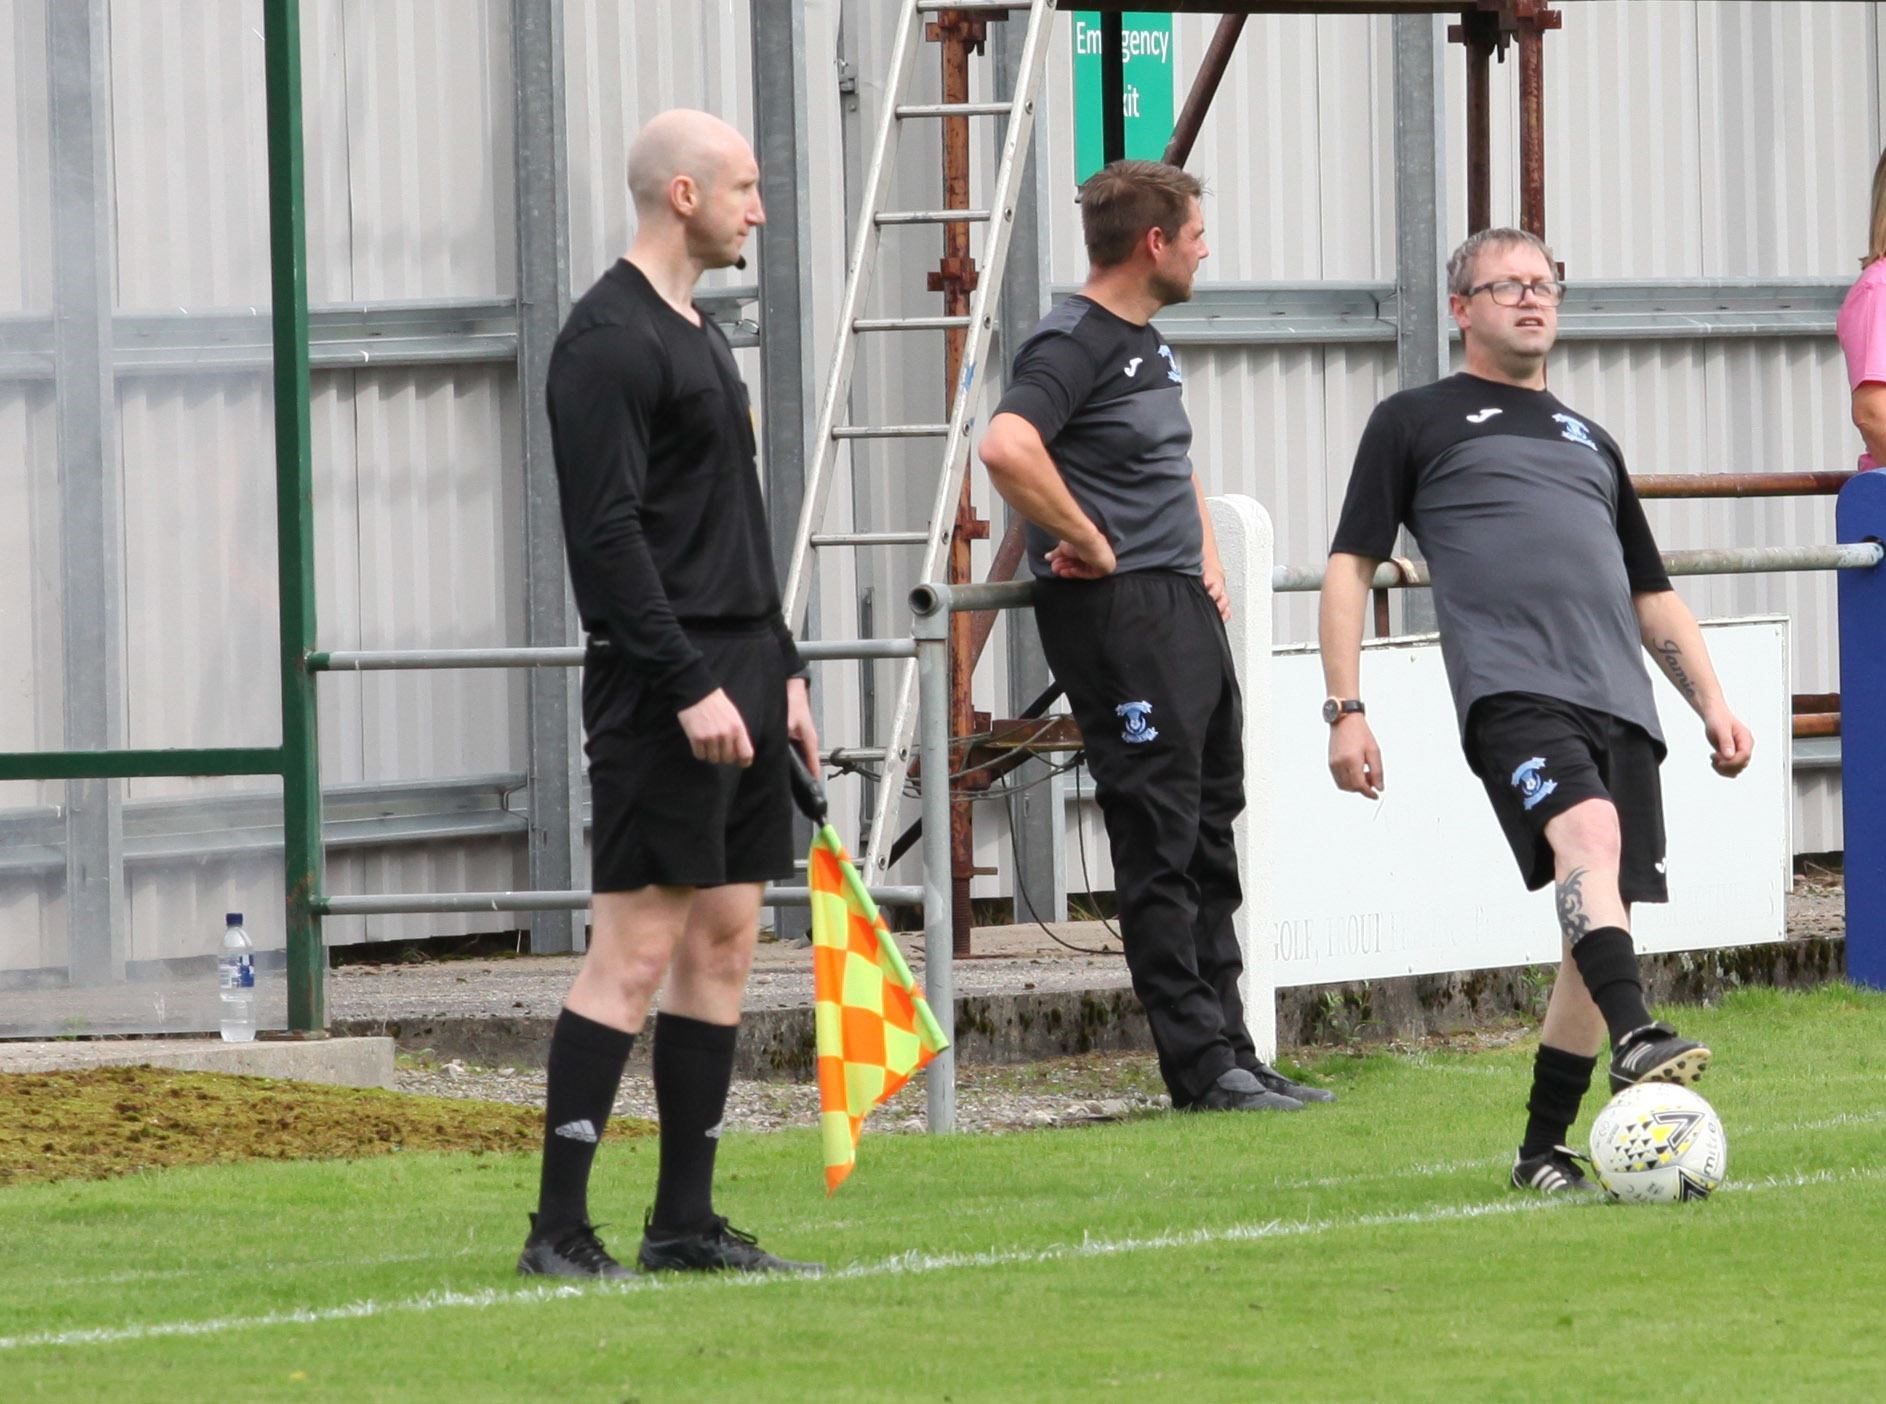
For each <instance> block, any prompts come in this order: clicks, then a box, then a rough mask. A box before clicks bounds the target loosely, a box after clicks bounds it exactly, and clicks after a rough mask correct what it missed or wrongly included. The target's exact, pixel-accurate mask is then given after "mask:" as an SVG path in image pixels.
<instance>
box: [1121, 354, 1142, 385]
mask: <svg viewBox="0 0 1886 1404" xmlns="http://www.w3.org/2000/svg"><path fill="white" fill-rule="evenodd" d="M1142 359H1143V358H1142V357H1139V356H1135V357H1134V358H1133V359H1132V360H1130V361H1128V362H1127V363H1126V370H1125V371H1123V372H1122V374H1124V375H1125V376H1126V378H1127V379H1128V380H1131V379H1132V378H1133V372H1135V371H1136V370H1138V369H1139V363H1140V361H1141V360H1142Z"/></svg>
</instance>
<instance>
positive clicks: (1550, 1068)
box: [1519, 1043, 1598, 1160]
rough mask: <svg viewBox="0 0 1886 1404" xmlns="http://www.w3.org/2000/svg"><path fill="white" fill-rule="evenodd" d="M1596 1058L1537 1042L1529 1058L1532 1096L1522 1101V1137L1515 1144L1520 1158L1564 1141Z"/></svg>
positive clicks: (1588, 1084)
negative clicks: (1536, 1053)
mask: <svg viewBox="0 0 1886 1404" xmlns="http://www.w3.org/2000/svg"><path fill="white" fill-rule="evenodd" d="M1597 1066H1598V1060H1597V1059H1596V1058H1581V1057H1579V1056H1578V1055H1577V1054H1576V1053H1567V1052H1566V1051H1565V1050H1564V1049H1563V1048H1554V1047H1552V1046H1551V1045H1550V1044H1546V1043H1542V1044H1540V1045H1539V1056H1538V1057H1536V1058H1534V1059H1533V1060H1532V1098H1531V1100H1530V1101H1528V1102H1527V1103H1526V1111H1527V1112H1528V1113H1529V1115H1528V1116H1527V1118H1526V1139H1525V1140H1523V1141H1521V1142H1520V1144H1519V1157H1520V1159H1521V1160H1526V1159H1530V1158H1531V1157H1532V1156H1535V1155H1539V1154H1541V1153H1543V1152H1545V1151H1549V1150H1551V1149H1552V1148H1553V1147H1554V1146H1562V1145H1564V1144H1565V1138H1566V1136H1567V1135H1569V1134H1570V1133H1571V1129H1572V1123H1573V1122H1574V1121H1576V1120H1578V1104H1579V1102H1580V1101H1582V1100H1583V1099H1584V1096H1585V1093H1586V1091H1587V1090H1589V1088H1590V1087H1591V1074H1592V1071H1593V1070H1594V1069H1595V1068H1596V1067H1597Z"/></svg>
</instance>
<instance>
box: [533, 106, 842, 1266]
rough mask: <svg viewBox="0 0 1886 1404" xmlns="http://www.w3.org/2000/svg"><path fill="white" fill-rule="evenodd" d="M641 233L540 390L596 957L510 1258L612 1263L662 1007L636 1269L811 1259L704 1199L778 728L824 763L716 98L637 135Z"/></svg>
mask: <svg viewBox="0 0 1886 1404" xmlns="http://www.w3.org/2000/svg"><path fill="white" fill-rule="evenodd" d="M628 174H629V193H630V195H631V196H632V197H633V199H634V202H635V213H636V234H635V242H634V244H633V245H632V246H631V247H630V249H629V251H628V254H627V255H626V256H625V257H624V258H622V259H620V260H618V261H617V263H616V264H615V266H614V267H612V268H610V269H609V270H608V272H606V273H604V274H603V276H602V278H601V279H600V280H599V281H598V282H597V283H596V285H595V286H594V287H593V288H591V289H590V290H589V291H588V292H587V293H585V294H584V295H583V298H582V299H581V300H580V301H579V302H578V303H577V304H576V306H575V307H574V308H573V309H572V310H571V313H570V319H569V321H568V322H567V323H565V325H564V328H563V332H562V335H561V336H559V337H558V338H557V344H556V349H555V351H554V352H553V354H552V356H551V359H550V371H549V383H548V386H547V399H548V405H549V412H550V423H551V430H552V435H553V439H554V443H555V449H556V466H557V482H558V486H559V490H560V494H561V498H562V508H563V528H564V535H565V539H566V541H567V544H568V547H569V555H570V576H571V580H572V582H573V584H574V586H575V593H576V603H577V608H578V609H579V610H580V611H581V614H582V619H583V627H584V629H585V630H586V631H587V633H588V635H589V647H588V653H587V656H586V658H585V660H584V665H583V728H584V731H585V732H586V733H587V737H588V741H587V751H588V756H589V774H590V789H591V794H592V798H593V805H594V815H595V820H594V839H593V846H592V861H591V870H592V882H591V886H592V887H593V888H594V890H595V896H594V900H593V902H592V910H593V913H594V924H593V927H592V930H591V936H590V945H589V951H588V954H587V955H586V956H585V957H584V959H583V965H582V968H581V969H580V970H579V971H578V972H577V976H576V980H575V982H574V983H573V984H572V985H571V987H570V992H569V995H568V997H567V998H566V999H565V1001H564V1005H563V1010H562V1013H561V1014H560V1015H559V1016H558V1019H557V1024H556V1029H555V1032H554V1033H553V1034H552V1035H551V1040H550V1059H549V1087H548V1090H547V1092H546V1097H545V1107H544V1155H543V1180H542V1188H541V1191H540V1195H539V1198H538V1205H537V1212H536V1213H535V1214H533V1215H531V1232H530V1237H529V1239H528V1240H527V1241H526V1243H525V1245H524V1252H523V1256H522V1257H520V1258H519V1259H518V1264H517V1270H518V1271H519V1272H520V1273H525V1274H544V1275H548V1276H553V1277H622V1276H627V1275H628V1271H629V1270H628V1269H627V1268H625V1267H623V1266H622V1265H621V1264H620V1263H618V1262H616V1260H615V1259H614V1258H612V1257H611V1256H610V1255H609V1253H608V1252H607V1251H606V1250H605V1249H604V1247H603V1245H602V1242H601V1241H600V1240H599V1239H598V1238H597V1236H596V1232H595V1229H594V1227H593V1226H592V1224H591V1222H590V1217H589V1206H588V1198H587V1187H588V1181H589V1170H590V1162H591V1160H592V1159H593V1158H594V1156H595V1153H596V1145H597V1142H598V1141H599V1140H600V1139H601V1136H602V1132H603V1127H604V1125H605V1124H606V1123H607V1121H608V1119H609V1111H610V1108H611V1106H612V1105H613V1104H614V1102H615V1096H616V1089H617V1085H618V1084H619V1082H620V1081H621V1076H622V1068H623V1064H624V1063H625V1062H626V1061H627V1059H628V1056H629V1050H630V1048H631V1047H632V1046H633V1045H634V1042H635V1038H636V1035H637V1034H638V1033H640V1031H641V1029H642V1025H643V1022H644V1020H645V1019H646V1018H647V1015H648V1009H649V1005H650V1003H651V1002H652V1001H653V999H654V997H655V993H656V991H657V990H658V989H662V988H663V987H664V980H665V982H666V984H665V992H664V994H663V997H662V1007H661V1012H660V1013H659V1014H658V1015H656V1017H655V1049H654V1082H655V1100H656V1105H657V1108H658V1114H659V1117H660V1123H661V1164H660V1171H659V1175H658V1178H657V1181H656V1186H655V1203H654V1207H653V1208H652V1209H651V1210H650V1211H649V1214H648V1216H647V1219H646V1222H645V1228H644V1233H643V1237H642V1243H641V1249H640V1252H639V1254H638V1261H639V1264H640V1266H641V1267H642V1268H643V1269H644V1270H645V1271H658V1270H664V1269H694V1270H714V1269H733V1270H736V1271H748V1272H751V1271H778V1270H810V1269H815V1268H816V1264H809V1263H793V1262H788V1261H786V1260H784V1259H781V1258H777V1257H774V1256H773V1255H772V1254H770V1253H767V1252H765V1251H764V1250H762V1249H761V1248H760V1247H759V1246H758V1245H757V1244H756V1243H755V1242H754V1240H753V1238H752V1236H751V1235H749V1234H745V1233H742V1232H740V1231H739V1230H738V1229H735V1228H732V1227H731V1226H729V1224H728V1223H727V1220H726V1219H725V1218H723V1217H721V1216H720V1215H718V1214H716V1213H715V1212H714V1203H713V1176H714V1151H715V1148H716V1147H717V1146H718V1145H719V1138H720V1132H721V1118H722V1114H723V1111H724V1109H725V1106H726V1101H727V1089H728V1085H729V1084H730V1082H731V1081H732V1077H733V1053H734V1038H735V1035H736V1033H737V1032H738V1026H739V1023H740V1007H741V1000H742V996H743V993H744V991H745V988H746V979H747V970H748V967H749V965H750V964H751V962H752V958H753V947H754V942H755V939H756V936H757V932H758V921H759V908H760V894H761V889H762V886H763V884H764V883H765V882H766V880H767V879H769V878H781V877H787V876H789V875H790V874H791V873H792V871H793V861H792V860H793V839H792V798H791V790H790V780H789V774H790V772H789V761H788V747H790V746H795V745H796V746H799V747H801V748H802V750H803V752H804V754H805V756H806V759H807V761H808V763H809V764H811V765H813V766H815V767H816V765H817V754H818V737H817V734H816V732H815V731H814V729H813V725H812V716H811V711H810V709H809V707H808V705H807V700H806V682H805V676H804V668H803V665H802V663H801V660H800V658H799V654H798V651H797V650H796V649H795V648H794V646H793V640H792V635H791V633H790V632H789V631H788V630H787V628H786V624H785V621H784V619H783V618H782V617H781V614H780V599H779V588H778V585H777V582H776V580H775V577H774V573H773V559H772V552H771V549H770V547H769V546H768V539H767V530H766V516H765V510H764V505H763V503H762V501H761V496H760V483H759V476H758V471H757V467H756V463H755V455H754V435H753V420H752V412H751V409H750V407H749V404H748V399H747V392H746V387H745V386H744V385H743V384H742V383H741V380H740V375H739V372H738V370H737V369H736V367H735V365H734V359H733V353H732V351H731V349H730V348H729V346H728V344H727V340H726V338H725V336H723V335H722V334H721V331H720V329H719V328H718V327H716V326H715V325H714V322H713V321H712V319H711V318H709V317H708V316H706V315H705V314H704V313H702V311H701V310H700V309H699V308H698V307H696V306H695V305H694V301H693V294H694V287H695V284H696V282H697V281H698V280H699V279H700V276H701V274H702V273H704V272H705V271H707V270H708V269H710V268H725V267H728V266H730V265H732V264H734V263H735V262H736V261H737V260H738V259H739V258H740V249H741V246H742V245H743V244H744V243H745V242H746V239H747V236H748V234H750V233H751V232H752V230H753V229H754V227H755V226H756V225H759V224H762V223H764V222H765V213H764V211H763V210H762V209H761V206H760V196H759V167H758V166H757V165H756V164H755V163H754V159H753V153H752V151H751V150H750V149H749V147H748V145H747V143H746V142H745V141H744V140H743V139H742V138H741V136H740V134H739V133H738V132H736V131H735V130H734V129H733V128H732V127H729V126H728V125H727V124H726V123H724V122H722V121H720V120H719V119H718V118H715V117H712V116H710V115H708V114H707V113H705V112H693V111H687V110H679V109H678V110H675V111H670V112H665V113H663V114H661V115H660V116H658V117H656V118H655V119H654V120H653V121H651V122H650V123H649V124H648V125H647V126H646V127H644V128H643V129H642V131H641V132H640V134H638V135H637V137H636V139H635V142H634V144H633V145H632V147H631V148H630V151H629V171H628Z"/></svg>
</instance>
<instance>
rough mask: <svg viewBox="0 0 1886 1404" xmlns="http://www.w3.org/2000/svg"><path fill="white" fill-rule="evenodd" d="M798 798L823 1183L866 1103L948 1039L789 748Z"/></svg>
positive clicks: (834, 1179) (886, 1093) (830, 1188)
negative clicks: (812, 829)
mask: <svg viewBox="0 0 1886 1404" xmlns="http://www.w3.org/2000/svg"><path fill="white" fill-rule="evenodd" d="M793 769H794V775H795V789H796V791H797V794H798V798H799V802H800V807H801V808H803V809H805V810H806V812H807V813H808V814H809V815H810V816H811V818H812V819H813V820H814V821H815V822H816V823H817V824H818V832H817V833H816V834H814V836H813V839H812V852H811V854H810V856H809V858H808V861H807V870H808V874H809V877H810V880H811V888H812V991H813V1001H814V1007H815V1023H816V1030H817V1043H818V1066H819V1140H820V1144H821V1148H822V1149H823V1151H824V1156H825V1192H826V1193H827V1194H831V1193H832V1192H834V1191H835V1190H837V1188H838V1187H839V1185H840V1184H842V1183H843V1182H844V1179H845V1177H846V1176H847V1175H849V1174H850V1173H851V1168H852V1166H853V1165H854V1164H856V1163H857V1159H858V1136H859V1134H860V1133H861V1132H862V1131H863V1129H864V1119H865V1117H866V1116H868V1115H870V1113H871V1109H872V1108H873V1107H875V1106H877V1105H878V1104H879V1103H880V1102H883V1101H884V1100H885V1099H887V1098H889V1097H890V1096H892V1095H893V1094H894V1093H896V1091H897V1090H898V1089H899V1088H901V1087H902V1086H903V1085H904V1084H905V1083H906V1082H909V1081H910V1079H911V1078H912V1077H913V1076H915V1075H916V1073H917V1072H918V1071H919V1070H920V1069H922V1068H923V1067H924V1066H925V1065H926V1064H927V1063H929V1061H930V1060H931V1059H932V1058H934V1057H936V1055H937V1054H939V1053H941V1052H942V1051H943V1050H944V1049H945V1048H947V1047H949V1040H948V1039H946V1038H945V1037H944V1036H943V1030H942V1029H941V1028H940V1027H938V1025H937V1021H936V1016H935V1015H934V1014H932V1013H931V1012H930V1006H929V1004H928V1002H927V1001H925V999H924V997H923V991H922V990H920V989H918V988H917V984H916V981H914V980H913V979H911V976H910V967H909V966H907V965H905V964H904V957H903V953H902V952H901V951H899V950H898V949H897V943H896V942H895V941H893V940H892V939H891V933H890V932H889V931H888V930H887V929H886V928H885V925H884V918H883V917H881V916H880V915H878V909H877V904H876V903H875V902H873V901H872V900H871V894H870V893H869V892H867V891H866V890H865V885H864V880H863V879H862V878H860V877H859V876H858V870H857V868H855V867H854V866H852V862H851V857H850V855H849V854H847V853H846V852H845V846H844V844H843V843H841V842H840V841H839V838H838V833H837V831H836V830H835V829H833V828H832V826H831V825H830V824H828V823H825V822H824V820H825V796H824V794H823V792H822V791H821V790H820V788H819V786H818V784H817V782H816V781H815V780H813V778H812V776H811V774H810V772H808V771H806V770H805V768H804V767H803V766H802V765H801V764H800V758H799V754H798V752H797V751H796V750H795V751H794V752H793Z"/></svg>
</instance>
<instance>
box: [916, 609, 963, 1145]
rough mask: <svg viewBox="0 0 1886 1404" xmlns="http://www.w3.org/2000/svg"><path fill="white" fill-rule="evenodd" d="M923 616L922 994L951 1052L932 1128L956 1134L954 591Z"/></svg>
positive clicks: (932, 1089)
mask: <svg viewBox="0 0 1886 1404" xmlns="http://www.w3.org/2000/svg"><path fill="white" fill-rule="evenodd" d="M930 588H932V589H934V590H936V591H937V592H938V594H939V595H940V596H941V599H940V601H939V602H938V603H937V605H936V607H935V608H934V609H932V610H930V611H929V612H927V613H923V614H919V615H918V616H917V618H916V627H915V629H914V633H915V634H916V639H917V742H918V752H919V754H920V755H921V756H922V758H923V992H924V996H925V998H927V999H928V1000H929V1001H930V1008H931V1011H932V1012H933V1013H935V1015H936V1019H937V1023H938V1024H939V1025H941V1026H942V1029H943V1036H944V1037H945V1038H947V1039H948V1040H949V1041H950V1046H949V1047H948V1048H946V1049H944V1050H943V1052H941V1053H939V1054H937V1056H936V1058H935V1060H934V1061H933V1062H932V1063H931V1064H930V1068H929V1072H928V1081H927V1084H926V1089H925V1090H926V1092H927V1094H928V1098H929V1113H930V1129H931V1130H932V1131H953V1130H955V1129H956V1047H955V1044H956V990H955V983H956V981H955V971H954V970H953V969H952V967H951V960H952V959H953V956H954V947H953V940H954V937H953V933H952V930H951V913H950V785H949V774H950V610H949V603H948V601H949V587H948V586H942V585H938V586H932V587H930Z"/></svg>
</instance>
